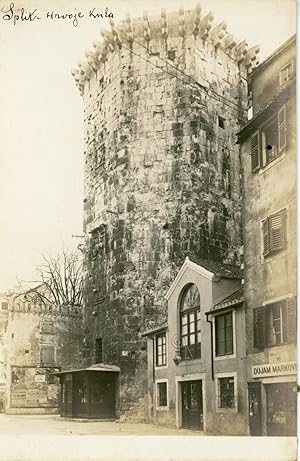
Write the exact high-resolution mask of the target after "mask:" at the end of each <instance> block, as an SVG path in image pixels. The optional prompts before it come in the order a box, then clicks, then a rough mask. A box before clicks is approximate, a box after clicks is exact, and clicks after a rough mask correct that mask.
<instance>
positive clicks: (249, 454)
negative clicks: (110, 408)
mask: <svg viewBox="0 0 300 461" xmlns="http://www.w3.org/2000/svg"><path fill="white" fill-rule="evenodd" d="M137 434H138V435H137ZM120 435H121V437H120ZM296 448H297V440H296V437H269V438H267V437H213V436H211V437H206V436H203V435H202V434H201V433H199V432H193V431H182V430H179V431H177V430H175V429H169V428H164V427H159V426H154V425H151V424H131V423H118V422H99V421H89V422H83V421H74V420H70V421H69V420H65V419H61V418H59V416H11V415H9V416H8V415H7V416H6V415H0V461H294V460H296Z"/></svg>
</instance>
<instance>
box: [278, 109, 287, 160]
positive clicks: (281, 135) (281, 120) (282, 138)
mask: <svg viewBox="0 0 300 461" xmlns="http://www.w3.org/2000/svg"><path fill="white" fill-rule="evenodd" d="M278 144H279V152H281V151H282V149H283V148H284V147H285V146H286V121H285V107H283V108H282V109H281V110H280V111H279V113H278Z"/></svg>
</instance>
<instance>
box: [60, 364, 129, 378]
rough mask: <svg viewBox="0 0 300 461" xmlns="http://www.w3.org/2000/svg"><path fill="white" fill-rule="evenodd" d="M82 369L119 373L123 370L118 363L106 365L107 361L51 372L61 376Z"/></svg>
mask: <svg viewBox="0 0 300 461" xmlns="http://www.w3.org/2000/svg"><path fill="white" fill-rule="evenodd" d="M82 371H102V372H103V371H106V372H107V371H108V372H113V373H119V372H120V371H121V370H120V368H119V367H117V366H116V365H106V364H105V363H96V364H95V365H91V366H90V367H87V368H75V369H70V370H63V371H58V372H56V373H51V374H52V375H55V376H60V375H65V374H67V373H79V372H82Z"/></svg>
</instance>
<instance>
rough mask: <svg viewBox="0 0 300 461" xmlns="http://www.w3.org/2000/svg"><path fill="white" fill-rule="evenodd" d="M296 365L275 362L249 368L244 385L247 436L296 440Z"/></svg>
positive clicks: (293, 363) (294, 363)
mask: <svg viewBox="0 0 300 461" xmlns="http://www.w3.org/2000/svg"><path fill="white" fill-rule="evenodd" d="M296 373H297V368H296V362H276V363H267V364H263V365H257V366H253V367H252V381H250V382H248V406H249V428H250V434H251V435H254V436H260V435H266V436H296V428H297V382H296Z"/></svg>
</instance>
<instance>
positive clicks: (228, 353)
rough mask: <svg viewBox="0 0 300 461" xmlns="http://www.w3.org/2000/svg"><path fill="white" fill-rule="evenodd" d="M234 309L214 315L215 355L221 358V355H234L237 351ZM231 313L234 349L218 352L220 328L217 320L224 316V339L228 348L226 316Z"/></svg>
mask: <svg viewBox="0 0 300 461" xmlns="http://www.w3.org/2000/svg"><path fill="white" fill-rule="evenodd" d="M233 312H234V311H233V309H232V310H228V311H225V312H222V313H220V314H216V315H215V316H214V332H215V335H214V348H215V357H216V358H219V357H225V356H232V355H234V352H235V344H234V343H235V341H234V327H235V324H234V319H233V317H234V314H233ZM229 314H230V315H231V335H232V351H231V352H225V353H224V354H218V353H217V344H218V329H217V321H218V318H219V319H220V318H221V317H224V328H223V330H224V338H225V339H224V341H223V342H225V350H226V329H227V327H226V317H227V316H228V315H229Z"/></svg>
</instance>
